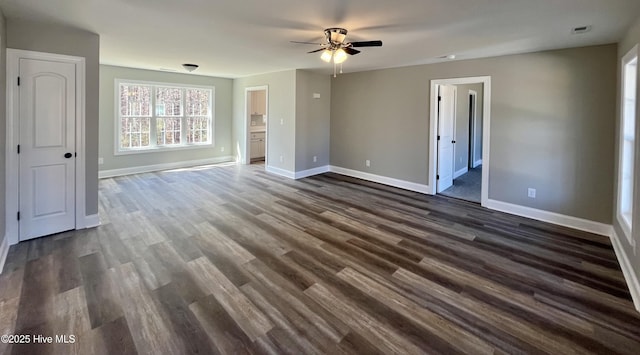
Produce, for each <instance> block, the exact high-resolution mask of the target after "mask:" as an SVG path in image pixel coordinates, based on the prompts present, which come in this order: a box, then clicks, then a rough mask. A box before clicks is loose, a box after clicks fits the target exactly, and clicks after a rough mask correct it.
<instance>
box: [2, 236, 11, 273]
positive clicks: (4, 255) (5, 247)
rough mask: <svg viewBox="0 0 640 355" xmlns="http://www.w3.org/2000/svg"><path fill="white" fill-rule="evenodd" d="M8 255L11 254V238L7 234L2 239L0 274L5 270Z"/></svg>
mask: <svg viewBox="0 0 640 355" xmlns="http://www.w3.org/2000/svg"><path fill="white" fill-rule="evenodd" d="M7 255H9V238H7V237H6V236H5V237H4V238H3V239H2V243H0V274H2V270H4V263H5V262H6V261H7Z"/></svg>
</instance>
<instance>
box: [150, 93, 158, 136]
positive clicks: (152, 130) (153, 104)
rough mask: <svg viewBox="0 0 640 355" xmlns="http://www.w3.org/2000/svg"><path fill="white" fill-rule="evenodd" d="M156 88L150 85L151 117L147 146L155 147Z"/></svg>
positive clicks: (156, 125)
mask: <svg viewBox="0 0 640 355" xmlns="http://www.w3.org/2000/svg"><path fill="white" fill-rule="evenodd" d="M156 90H157V87H156V86H155V85H152V86H151V117H150V118H149V147H151V148H156V147H157V146H158V137H157V135H158V132H157V127H158V124H157V122H156V119H157V117H156V95H157V94H156Z"/></svg>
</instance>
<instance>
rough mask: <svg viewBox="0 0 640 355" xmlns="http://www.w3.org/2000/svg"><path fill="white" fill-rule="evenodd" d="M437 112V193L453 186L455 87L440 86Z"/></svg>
mask: <svg viewBox="0 0 640 355" xmlns="http://www.w3.org/2000/svg"><path fill="white" fill-rule="evenodd" d="M438 95H439V110H438V181H437V186H438V188H437V192H442V191H444V190H446V189H448V188H449V187H451V185H453V159H454V157H453V153H454V149H453V147H454V146H453V145H454V144H455V131H454V127H455V110H456V97H455V96H456V87H455V86H453V85H440V91H439V94H438Z"/></svg>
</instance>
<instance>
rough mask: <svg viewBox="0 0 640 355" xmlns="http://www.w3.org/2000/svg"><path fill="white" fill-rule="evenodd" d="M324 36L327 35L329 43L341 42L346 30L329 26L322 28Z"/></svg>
mask: <svg viewBox="0 0 640 355" xmlns="http://www.w3.org/2000/svg"><path fill="white" fill-rule="evenodd" d="M324 34H325V36H327V42H329V43H330V44H342V43H343V42H344V38H345V37H346V36H347V30H346V29H344V28H339V27H331V28H327V29H326V30H324Z"/></svg>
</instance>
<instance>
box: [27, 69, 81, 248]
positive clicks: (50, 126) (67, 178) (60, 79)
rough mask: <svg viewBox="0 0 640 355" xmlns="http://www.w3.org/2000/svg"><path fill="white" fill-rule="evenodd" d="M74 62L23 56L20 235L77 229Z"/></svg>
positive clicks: (45, 233) (47, 233)
mask: <svg viewBox="0 0 640 355" xmlns="http://www.w3.org/2000/svg"><path fill="white" fill-rule="evenodd" d="M75 70H76V66H75V64H73V63H64V62H56V61H44V60H34V59H20V63H19V73H20V86H19V94H18V95H19V122H20V125H19V130H20V139H19V147H20V153H19V166H20V172H19V215H20V217H19V218H20V219H19V234H20V240H21V241H22V240H27V239H32V238H36V237H41V236H44V235H49V234H54V233H58V232H62V231H66V230H70V229H75V227H76V224H75V209H76V206H75V201H76V199H75V169H76V148H75V147H76V141H75V137H76V132H75V130H76V127H75V123H76V116H75V115H76V109H75V108H76V102H75V100H76V89H77V88H76V72H75Z"/></svg>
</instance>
